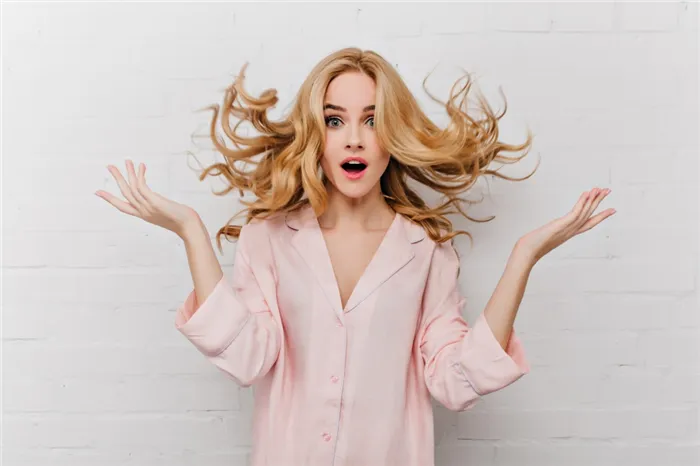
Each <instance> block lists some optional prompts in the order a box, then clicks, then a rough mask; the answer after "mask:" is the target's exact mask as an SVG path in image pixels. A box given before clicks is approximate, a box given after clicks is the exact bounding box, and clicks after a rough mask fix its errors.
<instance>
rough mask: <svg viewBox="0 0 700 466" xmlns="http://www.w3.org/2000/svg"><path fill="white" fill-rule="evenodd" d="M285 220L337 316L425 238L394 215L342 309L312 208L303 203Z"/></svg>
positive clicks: (407, 259) (411, 254)
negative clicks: (415, 244) (413, 245)
mask: <svg viewBox="0 0 700 466" xmlns="http://www.w3.org/2000/svg"><path fill="white" fill-rule="evenodd" d="M285 223H286V224H287V226H288V227H289V228H291V229H292V230H294V233H293V236H292V239H291V244H292V246H293V247H294V249H295V250H296V251H297V252H298V253H299V255H300V256H301V257H302V258H303V259H304V261H305V262H306V264H307V265H308V266H309V268H310V269H311V273H312V275H313V276H314V277H315V279H316V280H317V281H318V283H319V285H320V286H321V289H322V290H323V293H324V294H325V295H326V298H327V299H328V302H329V303H330V304H331V306H332V307H333V310H334V311H335V312H336V314H337V315H338V316H339V317H342V315H343V313H344V312H350V311H352V310H353V309H355V308H356V307H357V306H358V305H359V304H360V303H361V302H362V301H364V300H365V298H367V297H368V296H369V295H370V294H372V292H373V291H374V290H376V289H377V288H378V287H379V286H380V285H382V283H384V282H385V281H387V280H388V279H389V278H390V277H391V276H392V275H394V274H395V273H396V272H398V271H399V270H400V269H401V268H403V267H404V266H405V265H406V264H408V263H409V262H410V261H411V259H413V257H414V256H415V253H414V251H413V247H412V244H414V243H417V242H419V241H421V240H423V238H424V237H425V232H424V230H423V228H422V227H421V226H419V225H417V224H414V223H412V222H411V221H409V220H408V219H407V218H406V217H404V216H403V215H400V214H397V215H396V217H395V218H394V221H393V222H392V224H391V226H390V227H389V229H388V230H387V232H386V234H385V235H384V238H383V239H382V242H381V244H380V245H379V248H378V249H377V251H376V253H375V254H374V256H373V257H372V260H371V261H370V263H369V265H368V266H367V268H366V269H365V271H364V273H363V274H362V276H361V277H360V279H359V281H358V282H357V285H356V286H355V289H354V290H353V291H352V294H351V295H350V298H349V299H348V302H347V304H346V306H345V309H342V305H341V300H340V290H339V287H338V282H337V280H336V278H335V273H334V272H333V265H332V263H331V258H330V254H329V253H328V248H327V247H326V242H325V240H324V238H323V232H322V231H321V227H320V226H319V223H318V219H317V218H316V215H315V213H314V211H313V208H312V207H311V205H309V204H306V205H304V206H303V207H301V208H299V209H297V210H295V211H292V212H289V213H287V214H286V216H285Z"/></svg>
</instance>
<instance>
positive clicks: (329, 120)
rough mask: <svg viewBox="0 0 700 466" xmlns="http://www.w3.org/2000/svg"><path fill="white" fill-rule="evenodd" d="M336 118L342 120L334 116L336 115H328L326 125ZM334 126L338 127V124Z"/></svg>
mask: <svg viewBox="0 0 700 466" xmlns="http://www.w3.org/2000/svg"><path fill="white" fill-rule="evenodd" d="M334 120H336V121H340V118H338V117H334V116H330V117H326V126H328V123H330V122H331V121H334ZM333 127H334V128H337V126H333Z"/></svg>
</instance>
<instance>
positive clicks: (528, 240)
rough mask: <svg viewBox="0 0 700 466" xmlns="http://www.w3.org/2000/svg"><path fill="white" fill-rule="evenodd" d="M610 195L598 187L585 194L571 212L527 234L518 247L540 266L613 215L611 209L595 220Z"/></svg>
mask: <svg viewBox="0 0 700 466" xmlns="http://www.w3.org/2000/svg"><path fill="white" fill-rule="evenodd" d="M608 194H610V189H598V188H594V189H592V190H591V191H587V192H584V193H583V194H581V197H580V198H579V200H578V202H577V203H576V205H575V206H574V208H573V209H572V210H571V212H569V213H568V214H566V215H565V216H563V217H560V218H557V219H555V220H553V221H551V222H549V223H548V224H546V225H544V226H542V227H540V228H538V229H537V230H535V231H532V232H530V233H528V234H526V235H525V236H523V237H522V238H520V239H519V240H518V243H517V246H516V248H517V249H518V250H520V251H521V252H522V253H524V254H526V255H527V256H528V258H530V259H531V260H532V263H533V264H534V263H536V262H537V261H539V260H540V259H541V258H542V257H543V256H544V255H545V254H547V253H549V252H550V251H552V250H553V249H554V248H556V247H558V246H560V245H562V244H563V243H565V242H566V241H568V240H569V239H571V238H573V237H574V236H576V235H578V234H581V233H583V232H584V231H588V230H590V229H591V228H593V227H594V226H596V225H598V224H599V223H600V222H602V221H603V220H605V219H606V218H608V217H610V216H611V215H613V214H614V213H615V212H616V211H615V209H607V210H604V211H603V212H601V213H599V214H597V215H595V216H593V217H591V214H592V213H593V212H594V211H595V209H596V208H597V207H598V204H600V201H602V200H603V199H605V197H606V196H607V195H608Z"/></svg>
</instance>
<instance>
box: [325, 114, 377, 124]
mask: <svg viewBox="0 0 700 466" xmlns="http://www.w3.org/2000/svg"><path fill="white" fill-rule="evenodd" d="M370 118H371V119H372V121H374V115H373V116H371V117H369V118H367V120H369V119H370ZM333 119H337V120H340V121H343V120H342V119H341V118H340V117H339V116H337V115H329V116H327V117H326V118H325V121H326V126H328V123H329V122H330V121H331V120H333Z"/></svg>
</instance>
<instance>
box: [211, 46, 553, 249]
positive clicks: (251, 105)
mask: <svg viewBox="0 0 700 466" xmlns="http://www.w3.org/2000/svg"><path fill="white" fill-rule="evenodd" d="M247 66H248V63H246V64H245V65H243V67H242V69H241V72H240V74H239V75H238V76H237V77H236V79H235V80H234V82H233V83H232V84H231V85H230V86H229V87H227V88H226V90H225V95H224V99H223V108H220V107H219V105H212V106H210V107H208V109H211V110H213V112H214V115H213V116H212V119H211V123H210V138H211V141H212V142H213V144H214V147H215V149H216V150H217V151H218V152H219V153H221V154H222V155H223V157H224V161H223V162H220V163H214V164H212V165H211V166H209V167H206V168H204V169H203V172H202V173H201V174H200V175H199V179H200V181H201V180H204V178H205V177H206V176H221V177H223V178H224V180H225V182H226V184H227V188H226V189H224V190H222V191H218V192H214V194H216V195H220V196H222V195H225V194H227V193H229V192H230V191H232V190H237V191H238V192H239V193H240V194H241V195H244V192H249V193H251V194H252V195H253V196H252V197H253V198H254V200H244V199H241V201H240V202H241V203H242V204H243V205H245V206H246V208H245V209H243V210H242V211H241V212H239V213H238V214H237V215H236V216H234V217H233V218H231V219H230V220H229V223H227V224H226V225H225V226H223V227H222V228H221V229H220V230H219V231H218V232H217V235H216V239H217V244H218V245H219V248H220V249H221V242H220V238H221V236H226V237H227V238H238V236H239V234H240V229H241V226H238V225H233V224H231V221H232V220H233V219H234V218H236V217H237V216H239V215H242V214H247V218H246V223H249V222H250V221H252V220H253V219H264V218H268V217H270V216H272V215H274V214H277V213H282V212H290V211H293V210H296V209H298V208H300V207H303V206H305V205H307V204H310V205H311V206H312V208H313V209H314V211H315V213H316V214H317V215H320V214H322V213H323V212H324V211H325V209H326V205H327V200H328V194H327V192H326V188H325V184H324V182H325V179H324V176H323V175H322V174H321V175H319V171H320V159H321V156H322V154H323V151H324V141H325V130H326V126H325V120H324V114H323V103H324V102H323V100H324V97H325V94H326V89H327V88H328V85H329V83H330V82H331V81H332V80H333V78H335V77H336V76H338V75H340V74H342V73H345V72H361V73H365V74H366V75H368V76H369V77H371V78H372V79H373V80H374V82H375V85H376V102H375V105H376V110H375V115H374V123H375V126H374V128H375V131H376V134H377V138H378V141H379V144H380V145H381V146H382V147H383V148H385V149H387V150H388V152H389V154H391V157H390V161H389V165H388V167H387V169H386V171H385V172H384V173H383V174H382V176H381V179H380V183H381V190H382V193H383V195H384V197H385V199H386V202H387V203H388V205H389V206H390V207H391V208H392V209H393V210H394V211H395V212H398V213H399V214H401V215H403V216H405V217H406V218H408V219H409V220H411V221H412V222H415V223H417V224H419V225H420V226H422V227H423V228H424V230H425V231H426V233H427V234H428V235H429V236H430V238H432V239H433V240H435V241H436V242H439V243H442V242H445V241H448V240H451V239H452V238H454V237H455V236H456V235H459V234H465V235H467V236H469V238H470V239H472V236H471V234H470V233H469V232H467V231H464V230H458V231H452V230H453V228H452V222H451V221H450V220H449V219H448V218H447V215H449V214H453V213H459V214H461V215H463V216H464V217H465V218H467V219H469V220H472V221H477V222H488V221H490V220H493V218H495V217H493V216H492V217H491V218H488V219H486V220H478V219H473V218H471V217H470V216H469V215H467V214H466V213H465V212H464V210H463V207H462V206H461V205H460V204H461V203H473V201H467V200H464V199H461V198H460V197H459V195H460V194H461V193H463V192H464V191H466V190H468V189H469V188H470V187H471V186H472V185H473V184H474V183H475V182H476V180H477V178H478V177H479V176H480V175H493V176H497V177H499V178H502V179H507V180H511V181H522V180H525V179H527V178H529V177H530V176H532V175H533V174H534V173H535V171H536V170H537V167H535V170H533V172H532V173H530V174H529V175H527V176H526V177H524V178H511V177H508V176H505V175H503V174H500V173H498V171H496V170H491V169H489V168H488V167H489V165H490V164H491V162H492V161H497V162H502V163H515V162H517V161H519V160H521V159H522V158H523V157H525V155H527V153H528V152H529V148H530V146H531V142H532V134H531V132H530V131H529V130H528V134H527V138H526V141H525V142H523V143H522V144H518V145H511V144H506V143H504V142H501V141H499V140H498V121H499V120H500V119H501V118H502V117H503V115H505V112H506V108H507V104H506V107H504V109H503V111H502V112H501V113H500V114H498V115H496V114H494V112H493V110H492V109H491V107H490V106H489V105H488V103H487V102H486V101H485V99H484V98H483V97H482V96H479V99H478V101H479V104H480V107H481V110H482V111H483V114H484V115H483V117H482V118H480V119H475V118H473V117H472V116H469V115H468V114H467V111H466V110H467V109H466V103H467V94H468V93H469V90H470V88H471V86H472V80H471V78H470V77H469V75H468V74H466V76H465V77H466V82H465V83H464V84H462V85H461V86H460V87H458V84H459V82H460V81H461V79H460V80H458V81H457V82H456V83H455V84H454V86H453V87H452V89H451V92H450V97H449V99H448V101H447V102H441V101H440V100H438V99H436V98H435V97H434V96H432V95H431V94H430V93H429V92H428V90H427V88H426V87H425V83H426V81H427V78H428V76H426V78H425V79H424V80H423V88H424V89H425V91H426V93H428V95H429V97H430V98H431V99H432V100H434V101H435V102H438V103H439V104H441V105H442V106H444V107H445V109H446V112H447V114H448V116H449V117H450V122H449V125H448V126H447V128H445V129H441V128H439V127H438V126H437V125H436V124H435V123H433V122H432V121H431V120H430V119H429V118H428V117H427V116H426V114H425V113H424V112H423V111H422V110H421V108H420V107H419V105H418V103H417V101H416V99H415V98H414V96H413V95H412V94H411V92H410V90H409V89H408V87H407V86H406V84H405V83H404V82H403V80H402V79H401V77H400V75H399V74H398V72H397V71H396V70H395V69H394V68H393V67H392V66H391V64H390V63H388V62H387V61H386V60H385V59H384V58H382V57H381V56H380V55H379V54H377V53H376V52H373V51H371V50H361V49H359V48H355V47H351V48H345V49H342V50H339V51H336V52H334V53H332V54H330V55H328V56H327V57H325V58H324V59H323V60H321V61H320V62H319V63H318V64H317V65H316V66H315V67H314V68H313V69H312V70H311V73H310V74H309V75H308V77H307V78H306V80H305V81H304V82H303V84H302V85H301V88H300V89H299V91H298V93H297V95H296V98H295V100H294V102H293V106H292V109H291V111H290V112H289V115H288V116H286V118H283V119H281V120H279V121H271V120H270V119H269V118H268V114H267V111H268V109H270V108H271V107H273V106H274V105H275V104H276V103H277V101H278V98H277V91H276V90H275V89H267V90H265V91H264V92H262V93H261V94H260V95H259V96H257V97H255V96H252V95H250V94H248V93H247V92H246V91H245V90H244V87H243V82H244V79H245V70H246V68H247ZM504 101H505V96H504ZM219 116H220V117H221V126H222V130H223V132H224V134H225V136H226V137H227V138H228V139H229V140H230V141H231V142H232V143H233V145H234V146H235V148H229V147H228V146H227V145H226V143H225V142H224V140H222V139H221V138H220V137H219V135H218V134H217V132H216V123H217V119H219ZM231 116H233V117H235V118H237V119H238V122H237V123H236V124H235V125H233V126H232V125H231V121H230V120H231ZM244 122H249V123H250V124H251V125H252V126H253V128H254V129H255V130H256V131H257V132H258V133H259V134H258V135H255V136H251V137H244V136H242V135H240V134H238V130H239V126H240V125H241V124H242V123H244ZM520 151H525V153H523V154H522V155H520V156H517V157H507V156H504V155H502V153H503V152H520ZM247 165H252V166H253V168H252V169H248V170H246V166H247ZM538 165H539V164H538ZM409 179H411V180H414V181H415V182H418V183H420V184H422V185H425V186H427V187H429V188H431V189H433V190H435V191H437V192H439V193H441V194H442V195H443V196H444V198H445V201H444V202H442V203H441V204H440V205H438V206H435V207H430V206H428V205H427V204H426V202H425V201H424V200H423V199H422V198H421V197H420V196H419V195H418V194H417V193H416V191H415V190H413V189H412V188H411V187H409V185H408V180H409Z"/></svg>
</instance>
